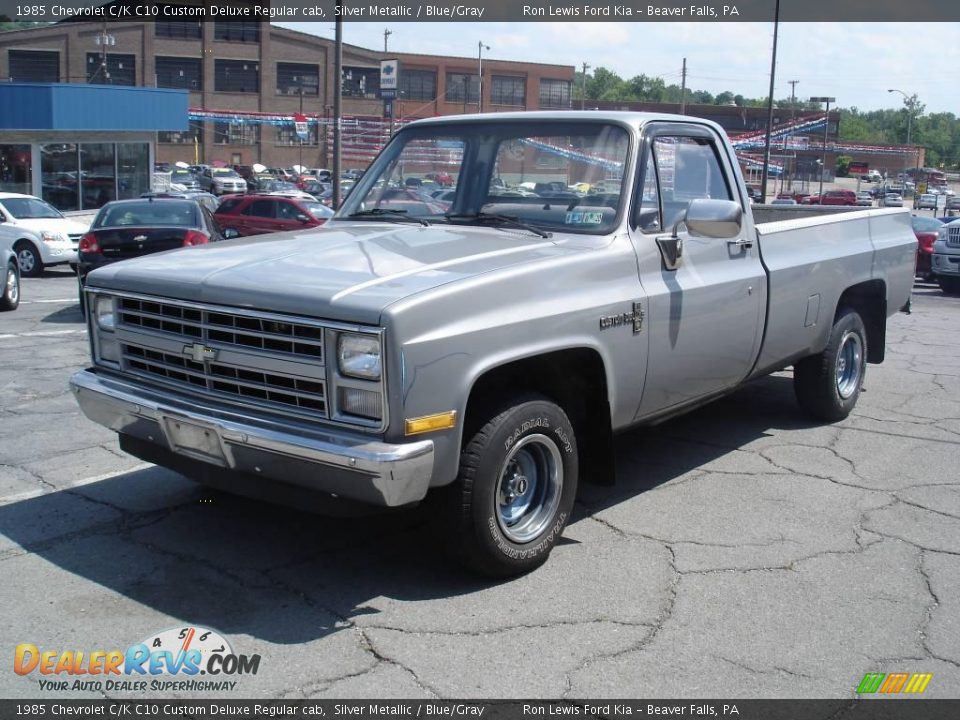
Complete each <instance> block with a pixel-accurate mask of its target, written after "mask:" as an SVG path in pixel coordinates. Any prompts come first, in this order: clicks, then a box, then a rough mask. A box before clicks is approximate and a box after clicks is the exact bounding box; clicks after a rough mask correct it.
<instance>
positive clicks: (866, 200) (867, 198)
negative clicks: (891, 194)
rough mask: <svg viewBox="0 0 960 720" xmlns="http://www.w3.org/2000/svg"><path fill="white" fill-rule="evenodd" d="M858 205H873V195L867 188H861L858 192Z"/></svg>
mask: <svg viewBox="0 0 960 720" xmlns="http://www.w3.org/2000/svg"><path fill="white" fill-rule="evenodd" d="M857 205H860V206H862V207H870V206H872V205H873V195H871V194H870V193H869V192H868V191H867V190H861V191H860V192H858V193H857Z"/></svg>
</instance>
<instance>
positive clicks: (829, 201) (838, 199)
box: [800, 190, 857, 205]
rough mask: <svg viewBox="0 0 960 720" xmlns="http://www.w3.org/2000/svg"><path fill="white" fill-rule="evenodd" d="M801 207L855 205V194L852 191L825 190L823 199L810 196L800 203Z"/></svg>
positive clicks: (817, 196)
mask: <svg viewBox="0 0 960 720" xmlns="http://www.w3.org/2000/svg"><path fill="white" fill-rule="evenodd" d="M800 204H801V205H856V204H857V194H856V193H855V192H854V191H853V190H827V192H825V193H824V194H823V197H820V196H819V195H811V196H810V197H808V198H804V199H803V200H801V201H800Z"/></svg>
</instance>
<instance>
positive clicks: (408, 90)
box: [400, 68, 437, 100]
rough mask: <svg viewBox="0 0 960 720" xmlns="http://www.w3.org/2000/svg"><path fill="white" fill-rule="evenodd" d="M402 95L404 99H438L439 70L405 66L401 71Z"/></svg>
mask: <svg viewBox="0 0 960 720" xmlns="http://www.w3.org/2000/svg"><path fill="white" fill-rule="evenodd" d="M400 97H402V98H403V99H404V100H436V99H437V72H436V71H435V70H408V69H407V68H404V69H403V71H402V72H401V73H400Z"/></svg>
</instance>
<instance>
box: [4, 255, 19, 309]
mask: <svg viewBox="0 0 960 720" xmlns="http://www.w3.org/2000/svg"><path fill="white" fill-rule="evenodd" d="M19 304H20V271H19V270H18V269H17V263H16V262H14V261H13V260H11V261H10V262H9V264H8V265H7V270H6V272H5V273H4V282H3V292H2V294H0V310H16V309H17V306H18V305H19Z"/></svg>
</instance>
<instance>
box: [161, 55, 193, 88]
mask: <svg viewBox="0 0 960 720" xmlns="http://www.w3.org/2000/svg"><path fill="white" fill-rule="evenodd" d="M155 69H156V73H157V87H162V88H180V89H182V90H194V91H200V90H203V61H202V60H201V59H200V58H181V57H157V58H156V65H155Z"/></svg>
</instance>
